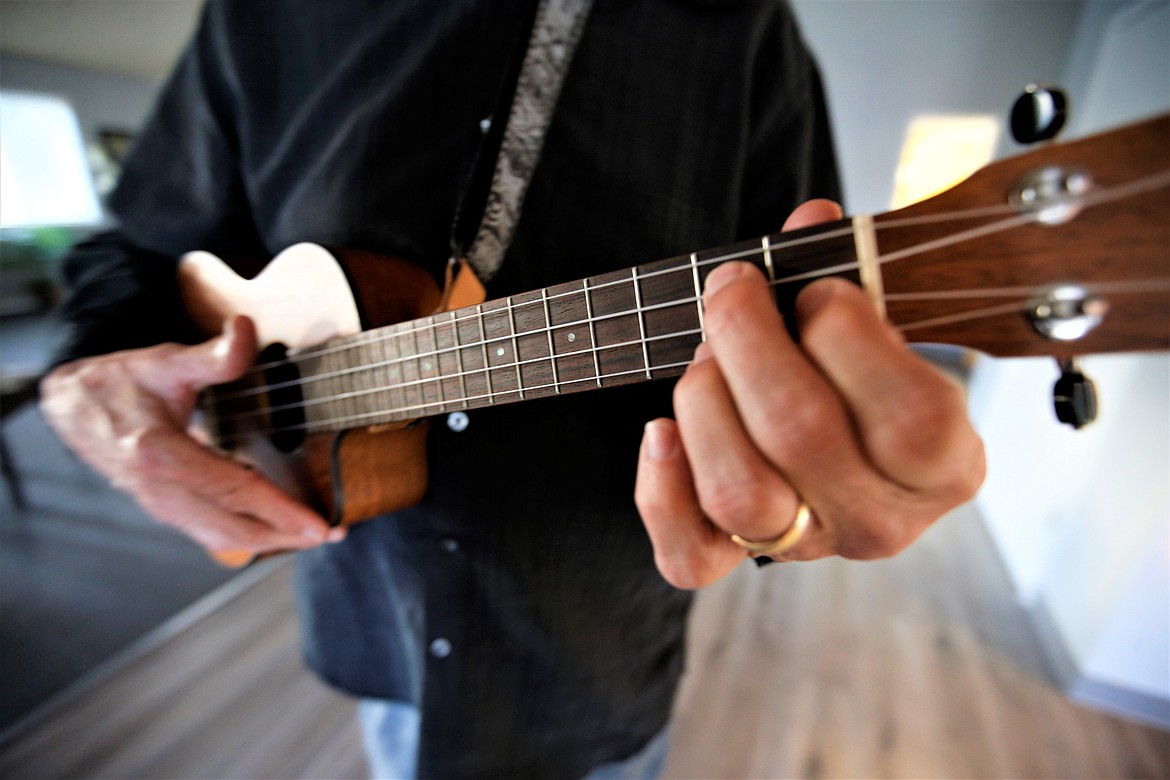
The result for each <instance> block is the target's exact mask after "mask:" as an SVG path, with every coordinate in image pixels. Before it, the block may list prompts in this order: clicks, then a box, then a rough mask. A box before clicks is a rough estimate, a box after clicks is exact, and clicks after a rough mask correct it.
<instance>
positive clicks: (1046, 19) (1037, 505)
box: [794, 0, 1170, 725]
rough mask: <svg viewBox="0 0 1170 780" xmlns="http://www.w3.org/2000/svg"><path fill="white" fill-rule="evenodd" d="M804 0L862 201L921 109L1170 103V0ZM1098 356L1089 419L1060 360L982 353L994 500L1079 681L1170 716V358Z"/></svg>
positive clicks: (1089, 364) (877, 193) (975, 397)
mask: <svg viewBox="0 0 1170 780" xmlns="http://www.w3.org/2000/svg"><path fill="white" fill-rule="evenodd" d="M794 6H795V8H796V10H797V13H798V15H799V16H800V18H801V22H802V25H803V27H804V30H805V36H806V38H807V39H808V40H809V42H810V44H811V45H812V47H813V48H814V50H815V51H816V52H817V54H818V57H819V59H820V61H821V65H822V68H823V70H824V72H825V76H826V80H827V81H828V89H829V99H830V105H831V108H832V111H833V114H834V120H835V122H836V134H837V143H838V152H839V155H840V158H841V165H842V171H843V177H844V183H845V191H846V197H847V204H846V205H847V207H848V209H849V210H850V211H854V212H856V211H882V210H885V209H886V208H887V207H888V202H889V197H890V193H891V191H892V186H893V173H894V168H895V165H896V163H897V157H898V153H899V150H900V145H901V142H902V135H903V133H904V132H905V128H906V125H907V124H908V123H909V121H910V119H911V118H912V117H913V116H915V115H916V114H920V113H950V112H981V113H982V112H986V113H992V114H997V115H999V116H1002V117H1004V118H1005V124H1006V116H1007V112H1008V110H1009V107H1010V105H1011V102H1012V101H1013V100H1014V99H1015V97H1016V95H1017V94H1018V93H1019V92H1020V90H1021V88H1022V87H1023V86H1024V85H1025V84H1027V83H1028V82H1031V81H1037V82H1047V83H1055V84H1062V85H1064V86H1066V87H1067V88H1068V89H1069V91H1070V103H1071V108H1072V111H1071V120H1070V123H1069V129H1068V130H1067V131H1066V134H1065V136H1066V137H1071V136H1072V135H1074V134H1078V133H1079V134H1084V133H1087V132H1091V131H1093V130H1095V129H1099V128H1101V127H1104V126H1108V125H1113V124H1117V123H1121V122H1124V121H1126V120H1127V119H1129V118H1136V117H1139V116H1143V115H1147V114H1150V113H1154V112H1156V111H1157V110H1160V109H1162V108H1163V107H1164V106H1165V105H1166V104H1168V103H1170V85H1168V84H1167V82H1168V81H1170V45H1168V44H1170V22H1168V21H1167V20H1166V17H1167V15H1168V13H1170V11H1168V9H1170V4H1168V3H1167V2H1165V0H1159V1H1158V2H1132V1H1130V0H1123V1H1118V0H1089V1H1088V2H1083V3H1082V2H1063V1H1062V0H1056V1H1055V2H1051V1H1046V0H1035V1H1034V0H1013V1H1012V2H1000V1H998V0H963V1H962V2H936V1H935V0H795V3H794ZM1015 151H1018V147H1016V146H1015V145H1014V144H1013V143H1011V142H1010V141H1005V142H1004V144H1003V145H1002V148H1001V152H1004V153H1014V152H1015ZM1168 316H1170V315H1168ZM1084 365H1085V367H1086V369H1087V370H1088V373H1089V374H1090V375H1091V376H1092V377H1093V378H1094V379H1095V380H1096V381H1097V384H1098V389H1099V390H1100V394H1101V403H1102V410H1101V417H1100V419H1099V421H1098V422H1097V423H1096V424H1094V425H1093V426H1091V427H1089V428H1087V429H1085V430H1083V431H1080V432H1075V431H1073V430H1071V429H1069V428H1066V427H1065V426H1062V425H1060V424H1059V423H1057V422H1056V420H1055V418H1054V416H1053V413H1052V411H1051V394H1050V393H1051V386H1052V383H1053V382H1054V381H1055V379H1056V378H1057V375H1058V372H1057V370H1056V366H1055V364H1054V362H1053V361H1051V360H991V359H981V360H980V361H979V362H978V364H977V367H976V370H975V373H974V376H973V378H972V384H971V412H972V417H973V419H974V420H975V422H976V425H977V427H979V429H980V432H981V434H982V435H983V437H984V440H985V441H986V443H987V447H988V453H989V459H990V473H989V477H988V481H987V484H986V486H985V487H984V489H983V491H982V492H981V494H980V496H979V498H978V500H977V506H978V508H979V510H980V514H981V515H982V516H983V517H984V519H985V520H986V522H987V526H988V529H989V531H990V532H991V535H992V537H993V539H994V542H995V544H996V546H997V549H998V550H999V552H1000V553H1001V556H1002V558H1003V561H1004V563H1005V566H1006V568H1007V570H1008V572H1009V576H1011V577H1012V581H1013V585H1014V586H1015V588H1016V592H1017V594H1018V597H1019V599H1020V601H1021V603H1023V604H1024V605H1025V606H1026V607H1028V608H1029V609H1032V610H1034V612H1035V614H1036V616H1037V618H1038V629H1039V630H1040V632H1041V635H1042V637H1043V638H1044V639H1045V641H1046V642H1047V643H1048V649H1049V652H1050V654H1051V655H1052V656H1053V660H1054V662H1055V665H1056V667H1057V669H1058V673H1059V674H1060V676H1061V677H1062V682H1063V683H1064V684H1065V685H1066V687H1067V688H1068V690H1069V691H1070V692H1072V693H1073V694H1074V695H1077V696H1080V697H1081V698H1084V699H1087V700H1091V701H1093V702H1095V703H1097V704H1101V705H1103V706H1107V707H1110V708H1112V709H1116V710H1121V711H1123V712H1125V713H1127V714H1130V715H1134V716H1137V717H1142V718H1145V719H1147V720H1153V721H1155V722H1160V723H1163V724H1164V725H1170V703H1168V702H1170V679H1168V678H1170V647H1168V645H1170V639H1168V637H1170V603H1168V602H1170V578H1168V575H1167V557H1168V555H1170V543H1168V541H1167V527H1168V525H1170V523H1168V520H1167V518H1168V513H1170V507H1168V504H1167V481H1168V479H1170V463H1168V459H1170V443H1168V441H1167V438H1168V436H1170V433H1168V430H1170V424H1168V421H1167V414H1168V412H1167V410H1168V409H1170V399H1168V397H1167V385H1168V384H1170V363H1168V361H1167V358H1166V356H1165V355H1159V356H1144V357H1134V356H1098V357H1090V358H1087V359H1086V360H1085V361H1084Z"/></svg>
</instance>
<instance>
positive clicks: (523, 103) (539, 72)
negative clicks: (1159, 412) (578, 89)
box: [466, 0, 593, 281]
mask: <svg viewBox="0 0 1170 780" xmlns="http://www.w3.org/2000/svg"><path fill="white" fill-rule="evenodd" d="M592 5H593V0H540V5H539V6H537V9H536V19H535V21H534V22H533V25H532V35H531V37H530V39H529V41H528V50H527V51H526V52H525V55H524V62H523V64H522V65H521V68H520V75H519V77H518V79H517V81H516V91H515V94H514V96H513V98H512V109H511V111H510V112H509V115H508V124H507V126H506V127H505V129H504V136H503V139H502V141H501V143H500V153H499V155H498V157H497V158H496V167H495V170H494V172H493V173H492V182H491V190H490V191H489V192H488V196H487V202H486V205H485V206H484V212H483V219H482V220H481V222H480V225H479V230H478V231H477V233H476V235H475V239H474V240H473V241H472V243H471V247H470V249H468V250H467V254H466V259H467V261H468V262H469V263H470V264H471V266H472V267H473V268H474V269H475V271H476V273H477V274H478V275H479V278H480V279H481V280H483V281H487V280H488V279H491V278H492V277H493V276H495V274H496V272H497V271H499V269H500V265H501V264H502V263H503V262H504V255H505V254H507V251H508V247H509V246H510V245H511V243H512V235H513V233H514V232H515V230H516V224H517V223H518V222H519V221H520V211H521V208H522V207H523V205H524V194H525V193H526V192H527V190H528V183H529V181H531V179H532V174H533V171H535V170H536V163H537V161H538V160H539V159H540V151H541V149H542V148H543V146H544V136H545V132H546V131H547V129H548V125H549V122H551V121H552V116H553V111H554V110H555V108H556V103H557V98H558V97H560V93H561V85H562V84H563V83H564V80H565V74H566V73H567V72H568V70H569V63H571V62H572V60H573V52H574V50H575V49H576V47H577V42H578V41H579V40H580V38H581V32H582V31H583V30H584V28H585V19H586V18H587V17H588V15H589V9H590V7H591V6H592Z"/></svg>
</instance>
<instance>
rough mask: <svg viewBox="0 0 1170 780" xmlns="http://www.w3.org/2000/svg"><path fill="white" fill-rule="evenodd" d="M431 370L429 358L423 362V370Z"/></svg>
mask: <svg viewBox="0 0 1170 780" xmlns="http://www.w3.org/2000/svg"><path fill="white" fill-rule="evenodd" d="M430 370H431V361H429V360H428V361H426V362H425V363H423V371H430Z"/></svg>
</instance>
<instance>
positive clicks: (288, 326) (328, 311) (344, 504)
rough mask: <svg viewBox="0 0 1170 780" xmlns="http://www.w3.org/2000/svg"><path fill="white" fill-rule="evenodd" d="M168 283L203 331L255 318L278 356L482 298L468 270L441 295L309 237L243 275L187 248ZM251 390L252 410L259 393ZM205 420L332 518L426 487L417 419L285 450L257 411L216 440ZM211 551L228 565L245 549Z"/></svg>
mask: <svg viewBox="0 0 1170 780" xmlns="http://www.w3.org/2000/svg"><path fill="white" fill-rule="evenodd" d="M467 277H470V279H469V278H467ZM179 283H180V290H181V292H182V295H183V299H184V303H185V304H186V306H187V309H188V312H189V313H190V314H191V316H192V317H193V319H194V320H195V323H196V324H197V325H198V326H199V328H200V329H201V330H202V331H203V332H204V333H206V334H207V335H208V336H212V335H215V334H218V333H220V332H222V330H223V328H224V325H225V324H226V323H227V322H228V321H229V320H230V319H231V318H233V317H236V316H239V315H245V316H247V317H249V318H250V319H251V320H252V321H253V322H254V323H255V325H256V331H257V339H258V342H259V347H260V349H261V350H262V352H263V351H264V350H268V351H269V352H271V351H273V350H274V349H275V350H279V351H287V354H289V355H294V354H296V353H297V352H300V351H303V350H307V349H311V348H313V347H316V346H318V345H320V344H322V343H324V342H326V341H329V340H331V339H334V338H338V337H343V336H353V335H356V334H358V333H359V332H360V331H363V330H368V329H370V328H377V327H381V326H384V325H392V324H395V323H398V322H404V321H407V320H412V319H417V318H419V317H424V316H427V315H429V314H432V313H434V312H436V311H438V310H442V309H445V308H446V307H447V306H449V305H450V304H451V303H452V302H453V301H454V302H456V303H458V304H459V305H470V304H471V303H474V302H478V301H475V300H474V298H476V297H477V296H478V298H479V299H480V300H482V287H480V286H479V284H478V281H477V280H475V279H474V275H473V274H472V273H471V272H470V270H465V271H464V272H462V273H459V274H457V275H455V279H453V280H450V281H449V284H448V291H447V293H448V294H446V295H445V294H444V292H443V291H441V290H439V288H438V285H436V284H435V282H434V280H433V279H432V278H431V276H430V275H429V274H428V273H427V272H426V271H424V270H422V269H421V268H419V267H418V266H415V265H413V264H410V263H408V262H406V261H403V260H399V259H397V258H393V257H388V256H383V255H376V254H374V253H369V252H359V251H352V250H345V251H342V252H337V253H333V252H330V251H329V250H326V249H324V248H323V247H320V246H317V245H314V244H297V245H295V246H293V247H290V248H288V249H286V250H285V251H284V252H281V253H280V254H279V255H278V256H277V257H276V258H275V259H273V260H272V262H271V263H269V264H268V265H267V266H266V267H265V268H264V269H263V270H262V271H261V272H260V273H259V274H257V275H256V276H255V278H253V279H244V278H243V277H241V276H239V275H238V274H236V272H235V271H234V270H232V269H231V268H230V267H229V266H228V265H227V264H225V263H224V262H223V261H222V260H220V259H219V258H217V257H216V256H214V255H212V254H209V253H207V252H192V253H189V254H187V255H185V256H184V257H183V259H182V262H181V263H180V265H179ZM261 361H262V362H263V357H262V358H261ZM261 376H262V375H261ZM261 382H262V380H261ZM257 392H258V395H257V399H258V402H257V406H258V407H260V408H262V407H263V406H264V405H265V402H266V400H267V399H265V398H264V394H263V393H259V391H257ZM208 417H209V418H214V417H215V415H214V414H209V415H208ZM209 423H210V428H211V430H209V431H208V432H209V434H210V436H211V438H212V441H213V443H214V444H216V445H218V446H220V447H221V449H224V450H225V451H227V452H229V453H230V454H231V455H232V456H233V457H235V458H237V459H238V460H240V461H242V462H245V463H248V464H250V465H252V466H254V467H256V468H258V469H259V470H260V471H262V472H263V473H264V474H265V475H266V476H267V477H268V478H269V479H271V480H272V481H273V482H275V483H276V484H277V485H279V486H280V487H281V488H282V489H284V490H285V491H286V492H288V493H290V494H291V495H294V496H296V497H297V498H299V499H300V500H302V501H304V502H305V503H307V504H308V505H310V506H312V507H313V508H314V509H316V510H318V511H320V512H321V513H322V514H323V515H324V516H325V517H327V518H328V519H329V521H330V523H331V524H333V525H351V524H353V523H356V522H359V521H361V520H365V519H368V518H370V517H373V516H375V515H378V514H382V513H384V512H389V511H394V510H396V509H402V508H405V507H408V506H412V505H413V504H416V503H418V502H419V501H420V500H421V499H422V497H423V495H424V494H425V492H426V487H427V462H426V435H427V424H426V422H425V421H424V420H415V421H411V422H403V423H393V424H387V425H376V426H369V427H356V428H352V429H349V430H345V431H340V432H328V433H312V434H309V435H307V436H305V437H304V439H303V441H300V442H298V444H297V446H296V447H295V449H293V450H292V451H291V452H284V451H282V448H281V447H278V446H277V445H276V444H275V443H274V442H273V441H271V440H270V438H269V436H268V435H267V434H266V433H265V431H264V429H265V428H266V427H268V425H269V420H268V418H267V417H266V416H263V415H261V416H258V417H257V418H256V424H252V425H241V426H234V427H233V430H232V431H231V435H230V436H229V437H228V438H229V439H230V441H228V442H226V443H225V442H224V438H225V437H224V431H223V430H217V428H218V426H217V425H216V424H215V423H214V422H211V421H209ZM216 557H217V558H218V559H219V560H220V561H221V562H223V563H226V564H229V565H239V564H242V563H246V562H247V561H248V560H249V559H250V557H251V556H250V555H249V554H247V553H226V554H223V553H217V554H216Z"/></svg>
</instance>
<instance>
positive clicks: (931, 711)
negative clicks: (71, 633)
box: [0, 510, 1170, 779]
mask: <svg viewBox="0 0 1170 780" xmlns="http://www.w3.org/2000/svg"><path fill="white" fill-rule="evenodd" d="M289 584H290V573H289V569H288V566H287V565H286V564H283V563H275V564H272V565H267V566H265V567H263V568H258V569H255V570H253V571H252V572H249V573H248V574H247V575H245V578H244V579H238V580H236V581H234V582H233V583H231V584H229V585H228V586H225V587H227V588H229V589H231V590H221V591H220V592H218V593H216V594H214V595H213V596H212V597H209V598H211V601H204V602H202V603H201V604H200V605H197V606H196V608H194V610H193V611H189V612H188V613H186V614H185V616H181V618H180V620H179V621H178V622H177V623H172V624H170V626H169V627H167V628H166V629H165V630H164V631H163V633H161V634H157V635H156V636H155V638H154V639H153V640H151V641H148V642H145V643H143V644H141V645H140V646H139V647H138V648H137V650H136V651H135V652H133V653H131V654H130V655H129V656H124V657H123V660H122V661H121V662H119V663H117V664H115V666H114V668H113V669H111V670H109V671H107V672H106V673H104V674H102V675H100V676H99V678H98V679H93V678H91V679H90V681H88V682H87V683H85V684H83V685H82V686H81V687H79V688H76V689H74V691H72V692H71V693H70V694H69V695H67V696H65V697H64V698H60V699H58V700H57V701H56V702H55V703H54V705H53V706H52V707H50V708H49V709H48V710H47V711H42V713H41V716H40V717H39V718H37V719H36V721H35V722H33V723H31V724H30V725H29V726H27V727H26V728H24V729H23V730H21V731H20V732H18V733H17V734H16V735H15V736H14V737H13V738H12V739H10V740H9V741H8V742H7V743H6V744H4V745H3V746H0V777H3V778H13V779H15V778H21V779H24V778H49V777H52V778H73V777H86V778H161V777H166V778H202V777H207V778H229V777H230V778H350V777H362V776H364V773H365V771H366V770H365V764H364V761H363V759H362V757H361V751H360V746H359V741H358V736H357V730H356V728H355V727H354V725H353V705H352V703H351V702H349V701H347V700H345V699H344V698H342V697H340V696H338V695H337V694H335V693H332V692H331V691H329V690H327V689H326V688H324V687H323V686H322V685H320V684H319V683H318V682H316V681H315V680H314V679H313V678H312V677H310V676H309V675H308V673H307V672H305V671H304V669H303V667H302V665H301V662H300V660H299V655H298V651H297V647H296V640H295V634H296V626H295V618H294V615H293V610H292V606H291V599H290V596H289ZM692 632H693V637H692V653H691V662H690V671H689V672H688V677H687V679H686V682H685V684H684V687H683V690H682V691H681V692H680V696H679V701H678V707H677V714H676V718H675V720H676V727H675V731H674V734H673V742H672V744H673V747H672V753H671V756H670V760H669V763H668V767H667V772H666V774H667V776H668V777H677V778H781V777H785V778H787V777H807V778H817V777H848V778H861V777H883V778H951V777H964V778H966V777H988V778H1025V777H1027V778H1043V777H1053V778H1082V777H1083V778H1111V777H1117V778H1138V777H1151V778H1153V777H1168V776H1170V734H1167V733H1166V732H1163V731H1159V730H1156V729H1150V728H1146V727H1142V726H1139V725H1135V724H1132V723H1128V722H1125V721H1122V720H1119V719H1116V718H1113V717H1110V716H1107V715H1103V714H1100V713H1096V712H1093V711H1090V710H1087V709H1083V708H1081V707H1080V706H1078V705H1076V704H1073V703H1070V702H1069V701H1067V700H1066V699H1065V698H1064V697H1063V696H1062V695H1061V694H1060V693H1059V692H1058V691H1056V690H1055V689H1054V688H1053V686H1052V684H1051V683H1050V682H1049V681H1048V677H1047V675H1046V673H1045V666H1044V661H1043V658H1042V656H1041V654H1040V652H1039V650H1038V647H1037V645H1036V643H1035V641H1034V640H1033V639H1032V637H1031V634H1030V632H1029V629H1028V624H1027V621H1026V619H1025V617H1024V615H1023V614H1022V613H1021V612H1020V610H1019V609H1018V608H1017V607H1016V606H1015V605H1014V603H1013V601H1012V599H1011V597H1010V594H1009V593H1008V590H1007V586H1006V578H1005V577H1004V575H1003V573H1002V571H1001V570H1000V569H999V567H998V564H997V562H996V560H995V557H994V554H993V553H992V551H991V549H990V545H989V542H988V541H987V539H986V537H985V536H984V532H983V530H982V528H981V527H980V526H979V523H978V520H977V519H976V518H975V517H974V516H973V515H972V513H971V512H970V510H962V511H960V512H959V513H956V515H954V516H952V517H951V518H948V519H947V520H946V521H944V523H943V524H941V525H940V526H939V527H937V528H936V529H934V530H932V531H931V532H930V533H929V534H928V535H927V536H926V537H925V538H924V539H923V540H921V542H920V543H919V544H917V545H916V546H915V547H914V548H912V549H911V550H910V551H909V552H907V553H905V554H903V555H902V556H900V557H899V558H897V559H895V560H892V561H885V562H880V563H867V564H855V563H847V562H843V561H825V562H819V563H813V564H793V565H787V566H772V567H769V568H768V569H765V570H762V571H758V570H755V569H754V567H747V566H745V567H743V568H742V569H740V570H738V571H737V572H736V573H735V574H734V575H732V577H730V578H729V579H728V580H727V581H725V582H724V583H722V584H721V585H719V586H717V587H715V588H712V589H710V590H709V591H707V592H705V593H704V594H703V596H702V598H701V599H700V602H699V604H698V606H697V608H696V611H695V613H694V616H693V627H692Z"/></svg>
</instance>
